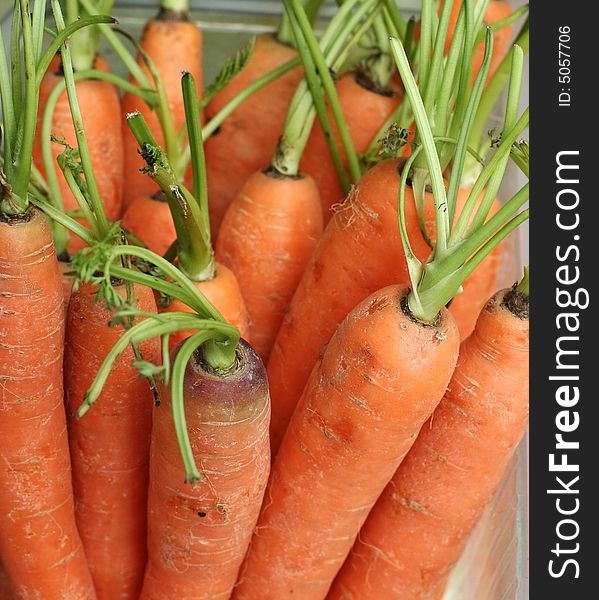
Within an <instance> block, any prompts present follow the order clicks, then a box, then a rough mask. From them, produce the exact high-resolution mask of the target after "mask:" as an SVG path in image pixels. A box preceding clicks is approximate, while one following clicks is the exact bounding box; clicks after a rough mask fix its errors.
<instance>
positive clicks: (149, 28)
mask: <svg viewBox="0 0 599 600" xmlns="http://www.w3.org/2000/svg"><path fill="white" fill-rule="evenodd" d="M182 4H188V3H187V2H183V3H182ZM140 46H141V48H142V49H143V50H144V52H146V53H147V54H148V55H149V57H150V59H151V60H152V61H153V63H154V65H155V67H156V69H157V70H158V73H159V74H160V76H161V78H162V82H163V84H164V88H165V90H166V93H167V96H168V110H169V112H170V114H171V115H172V122H173V126H174V128H175V131H179V130H180V129H181V127H182V126H183V125H184V123H185V110H184V106H183V98H182V96H181V73H182V72H183V71H187V72H189V73H191V74H192V75H193V78H194V79H195V81H196V82H197V84H198V87H199V88H200V90H201V89H202V32H201V30H200V29H199V27H198V26H197V25H196V23H195V22H193V21H190V20H189V14H188V11H187V10H186V9H185V10H181V11H174V10H169V9H168V8H161V9H160V12H159V13H158V15H157V16H156V17H155V18H153V19H151V20H149V21H148V22H147V23H146V25H145V27H144V30H143V32H142V35H141V40H140ZM138 63H139V65H140V66H141V69H142V71H143V72H144V74H145V75H146V76H147V77H150V72H149V70H148V68H147V66H146V65H145V63H144V61H143V59H142V57H141V56H140V57H139V58H138ZM150 80H151V78H150ZM133 112H140V113H142V114H143V115H144V118H145V120H146V121H147V123H148V125H149V127H150V130H151V131H152V134H153V135H154V136H155V138H156V140H157V141H158V143H159V144H160V145H161V146H163V147H164V144H165V138H164V135H163V131H162V127H161V123H160V120H159V118H158V116H157V114H156V112H154V111H152V110H151V109H150V108H149V107H148V106H147V105H146V104H145V103H144V102H143V101H142V100H140V98H139V97H138V96H136V95H134V94H130V93H126V94H124V96H123V100H122V113H121V114H122V115H123V118H122V121H121V123H122V128H123V133H122V135H123V143H124V176H125V180H126V181H127V189H128V194H127V197H126V198H125V205H126V206H127V205H128V204H129V203H130V202H132V201H133V200H135V199H136V198H138V197H140V196H152V195H153V194H154V193H155V192H156V191H157V187H156V184H155V183H154V182H152V180H151V179H150V178H149V177H147V176H146V175H144V174H143V173H141V169H142V168H143V167H144V165H145V163H144V161H143V159H142V158H141V157H140V156H139V153H138V151H137V150H138V145H137V141H136V140H135V137H134V136H133V135H132V134H131V131H130V130H129V128H128V127H127V120H126V118H125V117H126V115H128V114H129V113H133Z"/></svg>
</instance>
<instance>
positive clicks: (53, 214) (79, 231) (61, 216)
mask: <svg viewBox="0 0 599 600" xmlns="http://www.w3.org/2000/svg"><path fill="white" fill-rule="evenodd" d="M30 201H31V204H33V205H34V206H37V208H39V209H40V210H42V211H43V212H44V213H46V215H48V217H49V218H50V219H52V220H53V221H56V222H57V223H59V224H60V225H61V226H62V227H64V228H66V229H68V230H69V231H72V232H73V233H74V234H75V235H76V236H77V237H79V238H80V239H82V240H83V241H84V242H85V243H86V244H88V245H89V244H92V243H93V242H94V241H95V236H94V234H93V233H92V232H91V231H90V230H89V229H88V228H87V227H84V226H83V225H81V224H80V223H78V222H77V221H75V219H72V218H71V217H69V216H68V215H67V214H65V213H64V212H63V211H61V210H58V209H57V208H56V207H55V206H53V205H52V204H51V203H50V202H48V201H47V200H44V199H42V198H39V197H36V196H35V195H32V196H31V197H30Z"/></svg>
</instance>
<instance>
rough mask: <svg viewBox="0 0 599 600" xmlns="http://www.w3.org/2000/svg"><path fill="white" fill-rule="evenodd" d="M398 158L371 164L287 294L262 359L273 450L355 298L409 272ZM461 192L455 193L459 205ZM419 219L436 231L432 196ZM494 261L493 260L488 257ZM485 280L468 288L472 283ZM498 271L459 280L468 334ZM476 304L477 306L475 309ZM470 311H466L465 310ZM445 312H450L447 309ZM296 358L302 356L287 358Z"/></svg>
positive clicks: (424, 251) (411, 228)
mask: <svg viewBox="0 0 599 600" xmlns="http://www.w3.org/2000/svg"><path fill="white" fill-rule="evenodd" d="M401 164H402V163H401V162H400V161H398V160H394V159H389V160H386V161H383V162H381V163H379V164H378V165H376V166H375V167H373V168H372V169H370V170H369V171H368V172H367V173H366V174H365V175H364V176H363V177H362V179H361V180H360V182H359V183H358V185H357V186H356V188H355V189H354V191H353V192H352V193H350V195H349V197H348V198H347V200H346V202H345V203H344V204H343V205H342V206H341V207H340V208H339V209H338V210H337V212H336V213H335V214H334V215H333V218H332V219H331V221H330V222H329V224H328V226H327V227H326V229H325V231H324V233H323V235H322V237H321V239H320V240H319V243H318V245H317V247H316V250H315V252H314V254H313V255H312V257H311V259H310V262H309V264H308V266H307V267H306V270H305V272H304V275H303V276H302V279H301V280H300V283H299V285H298V287H297V289H296V292H295V294H294V296H293V299H292V301H291V304H290V306H289V310H288V311H287V313H286V316H285V319H284V321H283V323H282V325H281V328H280V330H279V332H278V335H277V338H276V341H275V343H274V346H273V350H272V353H271V355H270V360H269V362H268V377H269V382H270V391H271V397H272V402H273V407H272V421H271V444H272V451H273V454H276V450H277V448H278V445H279V443H280V441H281V438H282V436H283V434H284V432H285V429H286V427H287V423H288V422H289V419H290V417H291V414H292V413H293V410H294V408H295V405H296V403H297V401H298V399H299V397H300V395H301V393H302V390H303V388H304V385H305V384H306V381H307V379H308V376H309V374H310V371H311V370H312V368H313V366H314V364H315V363H316V361H317V359H318V355H319V352H320V350H321V348H322V347H323V346H324V344H326V343H327V342H328V341H329V339H330V337H331V336H332V335H333V333H334V331H335V328H336V327H337V325H338V324H339V323H340V322H341V321H342V320H343V319H344V318H345V316H346V315H347V314H348V312H349V311H350V310H351V309H352V307H353V306H355V305H356V304H357V303H358V302H360V301H362V300H363V299H364V298H366V297H367V296H368V295H369V294H371V293H373V292H374V291H375V290H377V289H379V288H381V287H384V286H386V285H390V284H391V283H393V282H406V281H407V280H408V271H407V264H406V262H405V258H403V249H402V246H401V239H400V236H399V231H398V227H397V194H398V189H399V181H400V176H399V172H398V168H399V167H400V165H401ZM410 192H411V190H407V197H406V209H405V210H406V224H407V228H408V235H409V237H410V240H411V242H412V248H413V250H414V252H415V254H416V255H417V256H418V257H419V258H421V259H424V258H426V257H427V256H428V255H429V253H430V248H429V246H428V245H427V244H426V242H425V240H424V238H423V236H422V233H421V232H420V229H419V226H418V218H417V215H416V207H415V204H414V200H413V195H411V193H410ZM464 200H465V198H464V196H462V195H460V196H459V197H458V203H460V204H462V203H463V201H464ZM424 211H425V216H424V221H425V223H426V224H427V229H428V230H429V231H432V230H433V229H434V226H433V224H434V205H433V201H432V196H431V195H430V194H427V195H426V198H425V208H424ZM487 261H489V262H491V263H492V262H493V261H494V259H491V258H487ZM479 278H480V279H482V280H484V282H481V283H480V284H476V285H472V286H471V285H470V282H471V281H477V280H479V281H480V279H479ZM495 279H496V271H495V272H494V271H492V270H491V271H490V272H487V271H486V270H485V269H484V268H480V269H479V271H478V272H477V271H475V272H474V273H473V274H472V275H471V277H470V278H469V279H467V280H466V282H465V283H464V292H463V293H462V294H459V295H458V296H457V297H456V299H454V300H453V302H452V305H453V303H457V302H458V298H459V304H458V307H459V308H460V310H459V311H458V314H457V316H459V317H460V321H459V322H458V327H460V330H461V331H464V332H466V331H467V330H468V327H469V323H470V322H471V321H473V320H475V319H476V316H475V311H476V310H479V311H480V307H481V305H482V304H484V297H483V298H482V299H481V298H480V297H478V294H481V293H483V292H485V293H486V297H487V298H488V297H489V293H487V289H488V287H489V286H491V287H492V286H493V285H494V283H495ZM476 307H478V308H476ZM469 308H470V310H469ZM450 310H451V309H450ZM291 356H301V360H290V357H291Z"/></svg>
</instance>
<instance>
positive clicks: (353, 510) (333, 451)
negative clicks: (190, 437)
mask: <svg viewBox="0 0 599 600" xmlns="http://www.w3.org/2000/svg"><path fill="white" fill-rule="evenodd" d="M408 292H409V289H408V288H407V286H389V287H387V288H384V289H382V290H380V291H379V292H376V293H375V294H373V295H371V296H369V297H368V298H367V299H365V300H364V301H363V302H361V303H360V304H359V305H358V306H357V307H356V308H355V309H354V310H352V311H351V313H350V314H349V315H348V316H347V317H346V318H345V320H344V321H343V323H342V324H341V325H340V326H339V328H338V329H337V331H336V332H335V334H334V335H333V337H332V338H331V341H330V342H329V344H328V346H327V349H326V350H325V352H324V355H323V357H322V359H321V360H320V361H319V362H318V364H317V365H316V367H315V368H314V370H313V371H312V375H311V376H310V379H309V380H308V383H307V384H306V388H305V390H304V393H303V394H302V397H301V400H300V402H299V404H298V407H297V410H296V411H295V413H294V415H293V418H292V420H291V422H290V424H289V428H288V430H287V433H286V435H285V438H284V440H283V443H282V445H281V448H280V450H279V453H278V454H277V457H276V460H275V462H274V465H273V468H272V474H271V477H270V480H269V486H268V488H267V491H266V498H268V501H267V502H265V505H264V507H263V510H262V513H261V515H260V519H259V521H258V525H257V527H256V535H255V536H254V538H253V539H252V544H251V546H250V550H249V552H248V558H247V561H246V564H245V567H244V568H243V569H242V572H241V574H240V579H239V583H238V586H237V588H236V591H235V594H234V596H233V598H235V599H236V600H243V599H248V600H249V599H253V598H258V597H259V598H262V599H264V600H268V599H271V598H272V599H274V598H277V599H278V598H288V597H292V596H293V597H297V598H302V600H311V599H316V598H324V596H325V595H326V592H327V590H328V588H329V586H330V585H331V582H332V580H333V578H334V577H335V574H336V573H337V571H338V569H339V568H340V566H341V564H342V563H343V561H344V559H345V557H346V555H347V553H348V552H349V550H350V548H351V546H352V544H353V541H354V539H355V536H356V535H357V533H358V531H359V528H360V526H361V524H362V523H363V522H364V520H365V519H366V517H367V515H368V511H369V510H370V508H371V507H372V505H373V504H374V503H375V502H376V499H377V498H378V496H379V494H380V493H381V491H382V489H383V488H384V486H385V485H386V483H387V482H388V481H389V479H390V478H391V476H392V475H393V473H394V471H395V469H396V468H397V466H398V465H399V463H400V462H401V460H402V458H403V456H404V455H405V453H406V452H407V451H408V449H409V448H410V446H411V444H412V442H413V440H414V438H415V436H416V435H417V433H418V430H419V429H420V427H421V425H422V424H423V423H424V421H425V420H426V418H427V417H428V415H429V414H430V412H432V410H433V409H434V407H435V406H436V404H437V403H438V402H439V400H440V399H441V397H442V396H443V393H444V392H445V389H446V387H447V383H448V382H449V379H450V378H451V373H452V372H453V369H454V366H455V362H456V359H457V351H458V346H459V335H458V331H457V327H456V325H455V323H454V321H453V318H452V317H451V315H450V314H449V313H448V312H447V311H445V310H443V311H442V312H441V313H440V315H439V316H438V318H437V320H436V321H435V323H434V325H424V324H422V323H418V322H417V321H416V320H415V319H414V318H413V317H411V316H410V314H409V312H406V304H405V303H406V298H407V295H408ZM302 490H304V491H305V490H309V495H310V500H309V502H307V501H306V498H305V492H302ZM265 581H268V585H265V584H264V582H265Z"/></svg>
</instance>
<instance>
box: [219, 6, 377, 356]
mask: <svg viewBox="0 0 599 600" xmlns="http://www.w3.org/2000/svg"><path fill="white" fill-rule="evenodd" d="M354 4H355V3H354ZM350 6H353V4H352V3H350V4H348V5H345V6H344V8H343V9H340V10H339V12H338V13H337V14H336V15H335V17H334V18H333V20H332V21H331V23H330V25H329V27H328V28H327V32H326V33H325V35H324V37H323V40H322V42H321V44H322V48H323V50H324V52H325V54H326V55H327V57H326V59H324V58H323V62H325V63H326V65H328V66H327V68H329V67H331V66H335V64H336V63H339V62H341V61H340V58H341V57H342V56H343V54H344V51H346V50H347V47H345V48H341V47H340V46H341V45H340V44H339V43H338V39H339V38H341V39H343V38H344V37H345V36H347V35H348V32H349V31H351V28H352V27H353V26H355V24H356V23H357V22H358V20H357V19H359V18H360V15H363V14H365V13H366V14H368V11H370V12H372V10H373V6H372V3H368V2H366V3H363V5H360V6H359V11H358V12H357V13H356V14H357V15H358V16H356V14H354V13H352V12H351V11H350V9H349V8H348V7H350ZM300 8H301V7H300ZM306 21H307V19H306ZM307 27H309V24H308V25H307V26H306V28H307ZM336 36H339V37H336ZM331 40H336V42H337V43H336V44H335V45H336V47H335V45H334V44H333V43H332V42H331ZM307 73H308V72H307ZM308 76H309V77H311V75H308ZM310 88H311V84H310V83H309V82H308V80H307V79H304V80H303V81H302V83H301V84H300V86H299V87H298V89H297V92H296V94H295V95H294V97H293V100H292V102H291V105H290V108H289V113H288V116H287V121H286V123H285V128H284V132H283V135H282V137H281V140H280V142H279V144H278V145H277V148H276V150H275V153H274V156H273V158H272V161H271V166H270V167H269V168H267V169H263V170H261V171H258V172H256V173H254V174H253V175H252V176H250V178H249V179H248V181H247V182H246V183H245V185H244V187H243V188H242V189H241V191H240V192H239V194H238V195H237V197H236V198H235V199H234V200H233V202H232V203H231V205H230V206H229V208H228V210H227V213H226V215H225V218H224V219H223V221H222V226H221V229H220V232H219V236H218V239H217V244H216V256H217V259H218V260H219V261H220V262H222V263H223V264H225V265H226V266H228V267H229V268H230V269H231V270H232V271H233V272H234V273H235V275H236V276H237V280H238V282H239V286H240V289H241V294H242V295H243V297H244V299H245V303H246V307H247V310H248V314H249V318H250V333H251V336H252V343H253V344H254V347H255V348H256V350H257V352H258V354H259V355H260V357H261V358H262V359H263V360H264V361H266V360H267V359H268V356H269V354H270V351H271V348H272V344H273V342H274V338H275V336H276V333H277V331H278V329H279V326H280V324H281V322H282V320H283V317H284V314H285V311H286V307H287V305H288V303H289V301H290V300H291V297H292V296H293V293H294V291H295V288H296V286H297V284H298V282H299V280H300V278H301V276H302V273H303V271H304V269H305V266H306V264H307V262H308V260H309V258H310V255H311V253H312V250H313V249H314V247H315V245H316V241H317V239H318V237H319V235H320V232H321V231H322V210H321V205H320V200H319V193H318V189H317V187H316V185H315V184H314V181H313V179H312V178H311V177H309V176H308V175H305V174H303V173H301V172H300V171H299V162H300V158H301V155H302V152H303V149H304V147H305V144H306V141H307V138H308V135H309V133H310V130H311V128H312V123H313V121H314V117H315V111H314V108H313V106H312V101H311V92H310Z"/></svg>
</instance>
